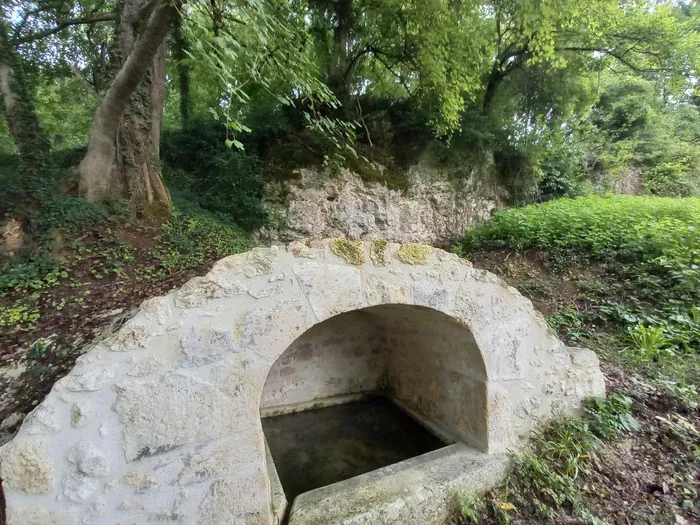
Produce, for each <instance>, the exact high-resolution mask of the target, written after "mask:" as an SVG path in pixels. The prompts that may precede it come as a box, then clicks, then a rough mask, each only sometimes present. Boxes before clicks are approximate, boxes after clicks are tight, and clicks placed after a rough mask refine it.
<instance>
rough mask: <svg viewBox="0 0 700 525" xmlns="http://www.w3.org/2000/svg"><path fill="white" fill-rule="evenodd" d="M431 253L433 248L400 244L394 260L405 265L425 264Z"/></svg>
mask: <svg viewBox="0 0 700 525" xmlns="http://www.w3.org/2000/svg"><path fill="white" fill-rule="evenodd" d="M431 253H433V248H432V247H430V246H427V245H425V244H402V245H401V248H399V250H398V251H397V252H396V258H397V259H398V260H399V261H401V262H402V263H405V264H413V265H416V264H425V263H427V262H428V257H430V254H431Z"/></svg>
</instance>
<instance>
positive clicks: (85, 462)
mask: <svg viewBox="0 0 700 525" xmlns="http://www.w3.org/2000/svg"><path fill="white" fill-rule="evenodd" d="M68 461H70V462H71V463H72V464H73V465H75V466H76V467H77V469H78V472H80V473H81V474H84V475H85V476H90V477H93V478H101V477H104V476H107V475H108V474H109V463H108V462H107V457H106V456H105V455H104V453H103V452H102V451H101V450H99V449H98V448H97V447H96V446H95V445H94V444H92V443H90V442H89V441H79V442H78V443H76V444H75V445H73V448H71V449H70V451H69V452H68Z"/></svg>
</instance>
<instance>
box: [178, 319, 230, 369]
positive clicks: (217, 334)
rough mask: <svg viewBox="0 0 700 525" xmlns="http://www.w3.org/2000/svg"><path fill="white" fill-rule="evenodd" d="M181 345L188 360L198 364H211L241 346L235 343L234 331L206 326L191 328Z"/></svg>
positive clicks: (183, 337)
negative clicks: (213, 360)
mask: <svg viewBox="0 0 700 525" xmlns="http://www.w3.org/2000/svg"><path fill="white" fill-rule="evenodd" d="M181 343H182V349H183V351H184V352H185V356H186V358H187V359H188V360H190V361H193V362H195V363H197V364H202V363H206V362H210V361H211V360H212V359H215V358H217V357H220V356H222V355H223V354H226V353H228V352H235V351H237V350H238V349H239V345H238V344H237V343H236V342H235V341H234V338H233V330H232V329H230V328H229V329H225V328H216V327H213V326H210V325H206V324H202V325H194V326H190V327H189V329H187V330H186V331H185V334H184V335H183V336H182V341H181Z"/></svg>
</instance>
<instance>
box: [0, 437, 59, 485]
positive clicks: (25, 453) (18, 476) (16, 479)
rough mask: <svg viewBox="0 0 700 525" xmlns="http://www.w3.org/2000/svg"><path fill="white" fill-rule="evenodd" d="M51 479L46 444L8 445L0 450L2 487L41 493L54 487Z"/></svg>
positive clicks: (51, 474) (49, 457) (50, 464)
mask: <svg viewBox="0 0 700 525" xmlns="http://www.w3.org/2000/svg"><path fill="white" fill-rule="evenodd" d="M54 476H55V474H54V464H53V461H52V459H51V456H50V454H49V449H48V446H47V444H46V441H44V440H41V439H37V440H33V441H19V442H17V443H14V442H10V443H8V444H6V445H4V446H3V447H2V448H0V477H2V478H3V482H4V486H5V488H8V489H13V490H17V491H19V492H26V493H28V494H44V493H46V492H49V491H50V490H51V489H52V488H53V483H54Z"/></svg>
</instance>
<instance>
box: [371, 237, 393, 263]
mask: <svg viewBox="0 0 700 525" xmlns="http://www.w3.org/2000/svg"><path fill="white" fill-rule="evenodd" d="M369 257H370V259H372V262H373V263H374V265H375V266H388V265H389V243H388V242H387V241H385V240H383V239H379V240H376V241H374V242H372V245H371V246H370V249H369Z"/></svg>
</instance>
